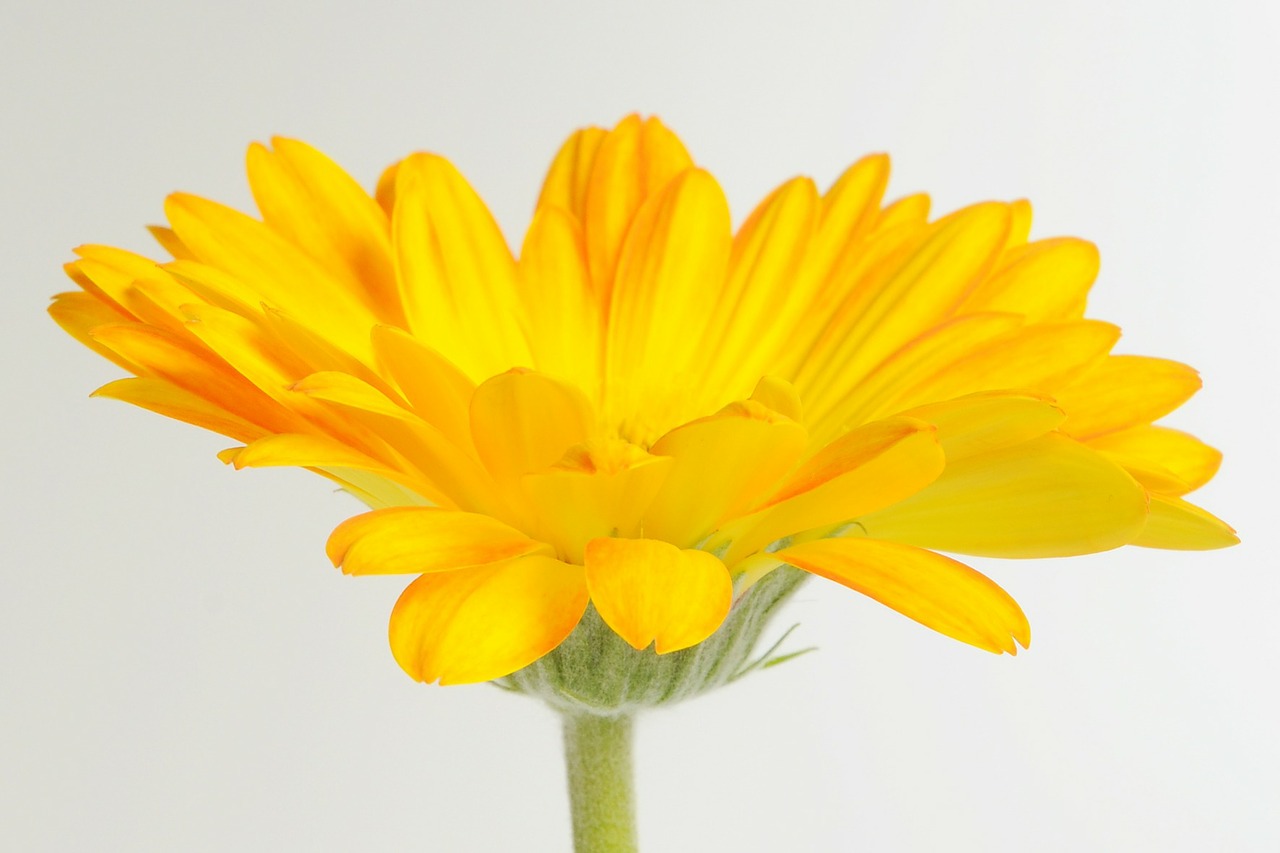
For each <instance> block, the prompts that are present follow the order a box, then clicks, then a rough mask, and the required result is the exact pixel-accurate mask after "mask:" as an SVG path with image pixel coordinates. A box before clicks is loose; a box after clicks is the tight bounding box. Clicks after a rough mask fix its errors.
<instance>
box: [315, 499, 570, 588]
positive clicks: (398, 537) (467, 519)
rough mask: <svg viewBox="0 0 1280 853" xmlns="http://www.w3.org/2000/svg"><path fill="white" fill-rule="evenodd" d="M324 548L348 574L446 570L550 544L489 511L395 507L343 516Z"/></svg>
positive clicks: (530, 551) (506, 557)
mask: <svg viewBox="0 0 1280 853" xmlns="http://www.w3.org/2000/svg"><path fill="white" fill-rule="evenodd" d="M325 551H326V553H327V554H328V555H329V560H330V562H332V563H333V565H334V566H341V567H342V571H343V572H344V573H346V574H349V575H394V574H423V573H425V572H447V571H451V570H453V569H465V568H471V567H474V566H483V565H488V564H490V563H500V562H503V561H505V560H511V559H515V558H516V557H524V556H526V555H528V554H535V553H539V552H542V553H548V552H549V551H550V549H549V548H548V547H547V546H546V545H545V544H544V543H542V542H538V541H536V540H533V539H530V538H529V537H528V536H525V535H524V534H523V533H521V532H520V531H519V530H516V529H515V528H513V527H508V526H507V525H505V524H503V523H502V522H500V521H498V520H496V519H493V518H490V517H489V516H487V515H478V514H476V513H471V512H454V511H451V510H446V509H438V508H435V507H395V508H392V509H382V510H378V511H376V512H367V513H365V514H364V515H357V516H356V517H354V518H349V519H347V520H346V521H344V522H343V523H342V524H340V525H338V526H337V527H336V528H335V529H334V531H333V533H332V534H330V536H329V542H328V544H327V545H326V546H325Z"/></svg>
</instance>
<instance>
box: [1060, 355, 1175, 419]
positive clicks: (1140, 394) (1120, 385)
mask: <svg viewBox="0 0 1280 853" xmlns="http://www.w3.org/2000/svg"><path fill="white" fill-rule="evenodd" d="M1199 390H1200V374H1198V373H1196V371H1195V370H1194V369H1192V368H1190V367H1188V366H1187V365H1185V364H1180V363H1178V362H1176V361H1169V360H1168V359H1164V358H1150V357H1147V356H1138V355H1115V356H1111V357H1110V358H1108V359H1106V360H1104V361H1102V362H1100V363H1099V364H1098V365H1097V366H1096V367H1094V368H1093V369H1092V370H1090V371H1089V372H1088V373H1087V374H1085V375H1084V376H1082V377H1081V378H1080V379H1079V380H1078V381H1076V382H1073V383H1072V384H1071V385H1070V386H1069V387H1067V388H1064V389H1062V390H1061V391H1060V392H1058V393H1057V394H1056V395H1055V396H1057V398H1058V404H1059V405H1061V406H1062V408H1063V410H1064V411H1066V413H1067V422H1066V423H1065V424H1063V425H1062V430H1063V432H1067V433H1070V434H1071V435H1074V436H1077V437H1079V438H1089V437H1091V436H1096V435H1102V434H1104V433H1108V432H1112V431H1114V430H1117V429H1124V428H1125V427H1130V426H1134V425H1137V424H1149V423H1151V422H1152V421H1154V420H1156V419H1158V418H1161V417H1164V416H1165V415H1167V414H1169V412H1172V411H1173V410H1174V409H1176V408H1178V407H1179V406H1181V405H1182V404H1183V403H1185V402H1186V401H1187V400H1188V399H1189V398H1190V397H1191V395H1192V394H1194V393H1196V391H1199Z"/></svg>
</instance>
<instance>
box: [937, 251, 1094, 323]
mask: <svg viewBox="0 0 1280 853" xmlns="http://www.w3.org/2000/svg"><path fill="white" fill-rule="evenodd" d="M1099 262H1100V259H1099V256H1098V247H1097V246H1095V245H1093V244H1092V243H1090V242H1088V241H1087V240H1079V239H1076V238H1075V237H1059V238H1056V239H1052V240H1037V241H1036V242H1034V243H1029V244H1027V245H1025V246H1020V247H1018V248H1016V249H1014V250H1012V251H1010V252H1008V253H1007V254H1006V255H1005V257H1004V258H1003V259H1002V260H1001V262H1000V266H999V267H998V268H997V269H996V271H995V272H994V273H992V275H991V276H990V277H989V278H988V279H987V280H986V281H984V282H983V283H982V284H980V285H979V286H978V288H977V289H976V290H975V291H974V292H973V293H972V294H970V296H969V298H968V299H967V300H965V304H964V306H963V308H962V309H961V310H962V311H965V312H969V311H1009V312H1013V313H1016V314H1022V315H1025V316H1026V318H1027V319H1028V320H1030V321H1031V322H1033V323H1042V322H1055V321H1062V320H1078V319H1079V318H1080V317H1082V316H1083V315H1084V307H1085V300H1086V299H1087V298H1088V296H1089V288H1090V287H1092V286H1093V282H1094V279H1096V278H1097V277H1098V265H1099Z"/></svg>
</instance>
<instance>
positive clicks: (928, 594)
mask: <svg viewBox="0 0 1280 853" xmlns="http://www.w3.org/2000/svg"><path fill="white" fill-rule="evenodd" d="M772 556H773V557H776V558H777V559H779V560H782V561H784V562H786V563H790V564H791V565H793V566H795V567H796V568H798V569H804V570H805V571H806V572H810V573H812V574H815V575H818V576H819V577H824V578H827V579H828V580H833V581H835V582H836V583H839V584H843V585H844V586H847V587H849V588H850V589H852V590H854V591H855V592H860V593H862V594H863V595H866V596H870V597H871V598H874V599H875V600H876V601H878V602H880V603H881V604H884V605H886V606H888V607H891V608H893V609H894V610H896V611H898V612H899V613H901V614H902V615H903V616H906V617H908V618H910V619H914V620H915V621H917V622H919V623H920V624H921V625H924V626H925V627H926V628H932V629H933V630H935V631H937V632H938V633H940V634H946V635H947V636H948V637H952V638H954V639H957V640H959V641H961V642H962V643H968V644H969V645H971V646H977V647H978V648H980V649H986V650H987V651H989V652H995V653H996V654H1000V653H1001V652H1008V653H1009V654H1015V655H1016V654H1017V653H1018V647H1017V645H1015V644H1014V641H1015V640H1016V641H1017V642H1018V643H1019V644H1021V645H1022V647H1023V648H1027V647H1028V646H1030V645H1031V626H1030V625H1029V624H1028V623H1027V617H1026V616H1025V615H1024V614H1023V612H1022V608H1020V607H1019V606H1018V603H1017V602H1016V601H1014V600H1013V598H1012V596H1010V595H1009V593H1007V592H1005V591H1004V590H1003V589H1001V588H1000V587H999V586H997V585H996V584H995V583H994V582H993V581H991V580H989V579H988V578H987V577H986V576H985V575H983V574H981V573H979V572H977V571H974V570H973V569H971V568H969V567H968V566H966V565H965V564H964V563H960V562H957V561H955V560H952V559H951V558H949V557H944V556H942V555H941V554H935V553H933V552H932V551H925V550H922V549H920V548H913V547H911V546H910V545H902V544H899V543H897V542H881V541H879V540H876V539H819V540H816V541H814V542H806V543H804V544H802V545H794V546H792V547H790V548H784V549H783V550H781V551H778V552H776V553H774V554H773V555H772Z"/></svg>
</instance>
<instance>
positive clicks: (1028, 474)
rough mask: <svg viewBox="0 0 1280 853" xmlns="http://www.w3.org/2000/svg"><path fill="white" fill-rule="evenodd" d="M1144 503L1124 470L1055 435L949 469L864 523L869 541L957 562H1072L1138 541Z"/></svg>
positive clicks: (1141, 492) (1141, 493)
mask: <svg viewBox="0 0 1280 853" xmlns="http://www.w3.org/2000/svg"><path fill="white" fill-rule="evenodd" d="M1146 519H1147V496H1146V492H1145V491H1144V490H1143V488H1142V486H1140V485H1138V484H1137V483H1136V482H1135V481H1134V479H1133V478H1132V477H1131V476H1129V474H1128V473H1126V472H1125V471H1124V469H1122V468H1121V467H1120V466H1118V465H1116V464H1114V463H1112V462H1110V461H1108V460H1107V459H1105V458H1104V457H1103V456H1102V455H1100V454H1098V453H1096V452H1095V451H1092V450H1090V449H1089V448H1087V447H1085V446H1083V445H1081V444H1079V443H1077V442H1075V441H1073V440H1071V439H1070V438H1067V437H1066V436H1063V435H1061V434H1059V433H1050V434H1048V435H1045V436H1041V437H1040V438H1037V439H1033V440H1031V441H1028V442H1025V443H1023V444H1018V445H1014V446H1012V447H1006V448H1002V449H1000V450H994V451H991V452H988V453H982V454H978V455H976V456H970V457H968V458H967V459H962V460H960V461H958V462H954V463H951V464H948V465H947V469H946V471H945V472H943V474H942V476H941V477H939V478H938V479H937V481H936V482H934V483H933V484H932V485H931V486H929V487H928V488H927V489H924V490H922V491H921V492H919V493H918V494H916V495H914V496H912V497H909V498H907V499H906V500H904V501H902V502H901V503H898V504H895V505H893V506H891V507H889V508H888V509H885V510H883V511H881V512H878V513H875V514H872V515H868V516H864V517H862V518H860V519H858V521H859V523H860V524H861V525H862V527H863V528H864V529H865V530H866V531H867V534H868V535H869V536H872V537H874V538H876V539H892V540H895V541H898V542H906V543H909V544H911V545H918V546H920V547H922V548H934V549H937V550H939V551H953V552H956V553H959V554H975V555H980V556H989V557H1066V556H1072V555H1075V554H1089V553H1093V552H1096V551H1106V550H1109V549H1111V548H1117V547H1119V546H1121V545H1124V544H1125V543H1127V542H1131V541H1133V539H1134V537H1136V536H1137V535H1138V534H1139V533H1140V532H1141V531H1142V528H1143V526H1144V525H1145V524H1146Z"/></svg>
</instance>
